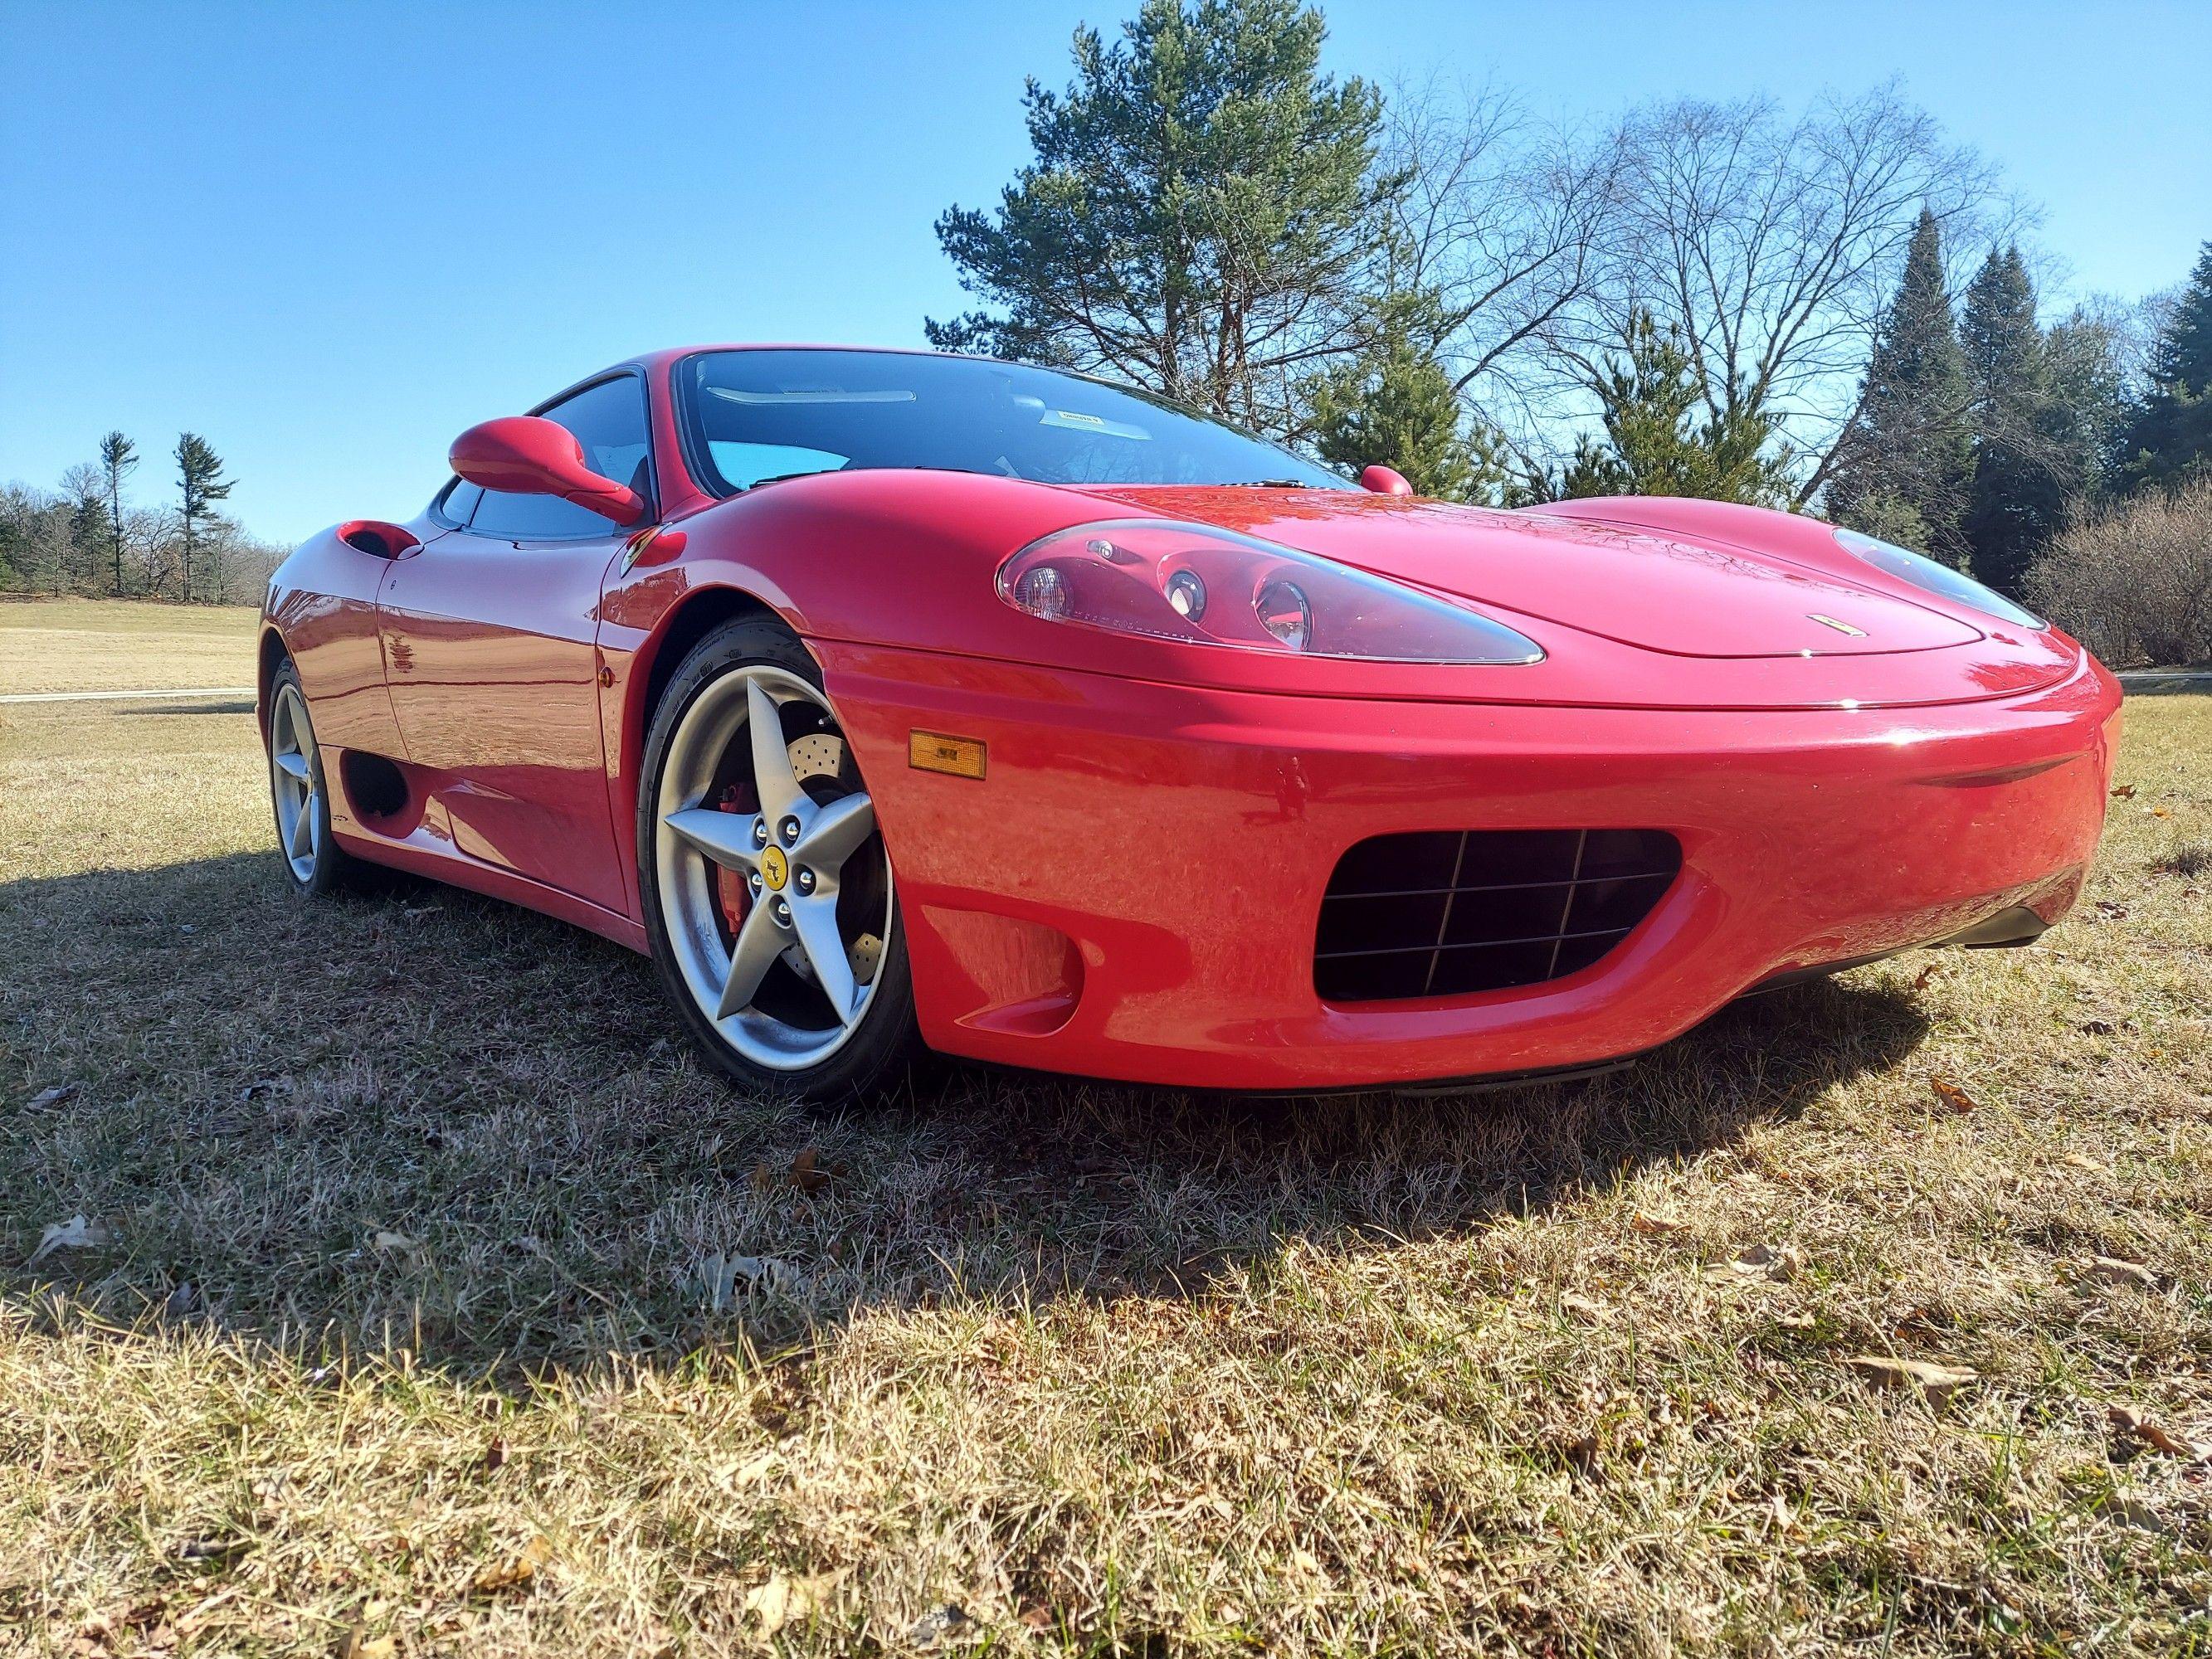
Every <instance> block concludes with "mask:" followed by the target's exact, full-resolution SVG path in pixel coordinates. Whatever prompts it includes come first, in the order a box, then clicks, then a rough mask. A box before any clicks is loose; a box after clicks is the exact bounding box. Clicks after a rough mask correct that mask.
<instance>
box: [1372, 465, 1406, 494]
mask: <svg viewBox="0 0 2212 1659" xmlns="http://www.w3.org/2000/svg"><path fill="white" fill-rule="evenodd" d="M1359 487H1360V488H1361V489H1364V490H1366V491H1367V492H1368V493H1369V494H1370V495H1412V494H1413V485H1411V484H1409V483H1407V482H1406V475H1405V474H1404V473H1402V472H1401V471H1398V469H1397V468H1395V466H1370V467H1369V468H1368V469H1367V470H1366V471H1364V472H1362V473H1361V474H1360V475H1359Z"/></svg>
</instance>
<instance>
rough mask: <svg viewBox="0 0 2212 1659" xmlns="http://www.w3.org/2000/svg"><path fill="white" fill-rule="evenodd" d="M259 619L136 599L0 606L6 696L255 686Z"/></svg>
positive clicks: (0, 691)
mask: <svg viewBox="0 0 2212 1659" xmlns="http://www.w3.org/2000/svg"><path fill="white" fill-rule="evenodd" d="M259 614H260V613H259V612H258V611H255V610H253V609H252V607H250V606H245V605H155V604H152V603H149V602H143V601H139V600H135V599H37V600H13V601H0V695H5V694H7V693H9V692H14V691H146V690H187V689H197V688H201V687H210V686H223V685H251V684H253V623H254V620H255V618H256V617H258V615H259Z"/></svg>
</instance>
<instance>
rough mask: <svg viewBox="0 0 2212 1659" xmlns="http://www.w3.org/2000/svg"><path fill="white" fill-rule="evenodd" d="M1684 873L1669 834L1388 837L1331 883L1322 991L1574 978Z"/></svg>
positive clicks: (1404, 993)
mask: <svg viewBox="0 0 2212 1659" xmlns="http://www.w3.org/2000/svg"><path fill="white" fill-rule="evenodd" d="M1681 868H1682V848H1681V844H1680V842H1677V841H1676V840H1675V839H1674V836H1670V835H1668V834H1666V833H1665V832H1664V831H1662V830H1657V829H1459V830H1425V831H1422V832H1419V833H1418V834H1413V835H1402V836H1373V837H1371V838H1370V839H1369V840H1366V841H1363V842H1360V843H1359V844H1358V846H1356V847H1354V848H1352V850H1351V851H1349V852H1347V853H1346V854H1345V855H1344V856H1343V858H1341V859H1340V860H1338V861H1337V866H1336V872H1335V873H1334V875H1332V876H1331V877H1330V878H1329V883H1328V892H1327V894H1326V895H1325V896H1323V898H1322V906H1321V927H1320V930H1319V932H1318V934H1317V935H1316V940H1315V944H1314V988H1315V990H1316V991H1318V992H1319V993H1320V994H1321V995H1322V998H1323V999H1324V1000H1328V1001H1330V1002H1387V1001H1399V1000H1404V999H1406V998H1408V997H1448V996H1468V995H1471V994H1474V993H1476V992H1480V991H1503V990H1507V989H1510V988H1511V987H1514V986H1517V985H1541V984H1542V983H1543V982H1544V981H1547V980H1554V979H1564V978H1565V977H1566V976H1567V975H1570V974H1576V973H1580V972H1581V971H1582V970H1583V969H1585V968H1587V967H1589V966H1590V965H1591V964H1592V963H1595V962H1596V961H1598V960H1599V959H1600V958H1601V957H1603V956H1604V955H1605V954H1606V953H1607V951H1610V950H1612V949H1613V946H1614V945H1618V944H1620V941H1621V940H1622V939H1625V938H1626V937H1627V936H1628V934H1629V933H1630V932H1631V930H1632V929H1633V928H1634V927H1636V925H1637V924H1638V922H1640V921H1643V920H1644V917H1646V916H1648V915H1650V914H1651V910H1652V908H1653V907H1654V906H1655V905H1656V904H1657V903H1658V902H1659V901H1660V899H1661V897H1662V896H1664V895H1665V893H1666V891H1667V889H1668V887H1669V886H1671V885H1672V884H1673V883H1674V878H1675V876H1676V875H1677V874H1679V873H1680V871H1681Z"/></svg>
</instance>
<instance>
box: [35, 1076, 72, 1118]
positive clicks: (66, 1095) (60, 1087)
mask: <svg viewBox="0 0 2212 1659" xmlns="http://www.w3.org/2000/svg"><path fill="white" fill-rule="evenodd" d="M74 1099H76V1084H74V1083H57V1084H56V1085H54V1086H53V1087H52V1088H51V1089H41V1090H40V1091H39V1092H38V1093H36V1094H34V1095H33V1096H32V1097H31V1098H30V1100H29V1102H28V1103H27V1104H28V1106H29V1108H30V1109H31V1110H32V1111H34V1112H42V1111H44V1110H45V1109H46V1108H47V1107H49V1106H59V1105H60V1104H62V1103H64V1101H70V1100H74Z"/></svg>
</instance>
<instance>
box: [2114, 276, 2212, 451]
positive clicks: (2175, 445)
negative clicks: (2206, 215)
mask: <svg viewBox="0 0 2212 1659" xmlns="http://www.w3.org/2000/svg"><path fill="white" fill-rule="evenodd" d="M2124 448H2125V451H2126V455H2127V460H2126V471H2127V473H2128V476H2129V478H2130V481H2131V482H2133V483H2148V484H2171V483H2179V482H2181V481H2182V480H2184V479H2185V478H2189V477H2201V476H2203V475H2205V474H2207V473H2212V242H2207V243H2205V244H2204V249H2203V252H2202V253H2200V254H2199V255H2198V256H2197V268H2196V269H2195V270H2192V271H2191V273H2190V276H2189V283H2188V285H2187V286H2186V287H2185V288H2184V289H2182V291H2181V298H2180V300H2179V301H2178V302H2177V303H2176V304H2175V306H2174V308H2173V314H2172V316H2171V317H2169V318H2168V319H2166V326H2165V327H2164V328H2162V329H2160V331H2159V337H2158V343H2157V345H2156V346H2155V347H2154V349H2153V350H2152V353H2151V362H2150V391H2149V392H2148V395H2146V396H2145V397H2144V398H2143V400H2142V404H2140V405H2139V406H2138V407H2137V408H2136V412H2135V417H2134V419H2133V420H2131V421H2130V422H2129V423H2128V431H2127V436H2126V438H2125V440H2124Z"/></svg>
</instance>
